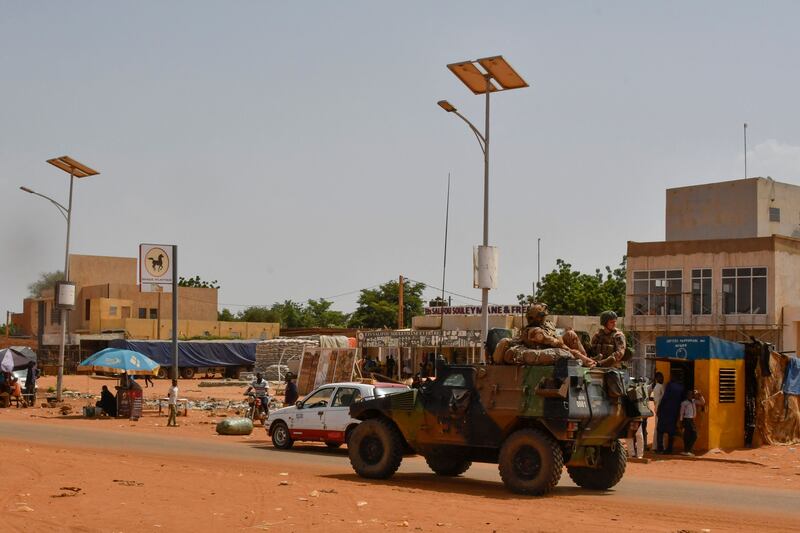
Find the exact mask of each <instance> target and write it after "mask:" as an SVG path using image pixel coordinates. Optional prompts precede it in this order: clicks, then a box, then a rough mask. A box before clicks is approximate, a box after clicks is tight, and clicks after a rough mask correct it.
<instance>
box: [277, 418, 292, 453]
mask: <svg viewBox="0 0 800 533" xmlns="http://www.w3.org/2000/svg"><path fill="white" fill-rule="evenodd" d="M293 444H294V440H293V439H292V436H291V435H290V434H289V427H288V426H287V425H286V423H285V422H281V421H278V422H275V425H274V426H273V428H272V445H273V446H275V447H276V448H279V449H281V450H288V449H289V448H291V447H292V445H293Z"/></svg>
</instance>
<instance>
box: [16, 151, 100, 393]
mask: <svg viewBox="0 0 800 533" xmlns="http://www.w3.org/2000/svg"><path fill="white" fill-rule="evenodd" d="M47 162H48V163H50V164H51V165H53V166H54V167H57V168H59V169H61V170H63V171H64V172H67V173H69V200H68V202H67V207H64V206H63V205H61V204H60V203H59V202H57V201H55V200H53V199H52V198H50V197H49V196H45V195H44V194H40V193H38V192H36V191H33V190H31V189H29V188H27V187H20V189H21V190H23V191H25V192H27V193H30V194H34V195H36V196H39V197H41V198H44V199H46V200H48V201H50V202H51V203H52V204H53V205H55V206H56V207H57V208H58V209H59V212H61V216H63V217H64V219H66V221H67V242H66V246H65V250H64V281H69V238H70V231H71V229H72V192H73V189H74V186H75V178H86V177H88V176H95V175H97V174H99V172H98V171H96V170H94V169H92V168H89V167H87V166H86V165H84V164H82V163H79V162H78V161H76V160H74V159H72V158H71V157H69V156H62V157H57V158H54V159H48V160H47ZM60 313H61V317H60V318H61V340H60V342H59V346H58V377H57V378H56V401H58V402H60V401H61V397H62V392H63V383H64V352H65V347H66V344H67V315H68V314H69V312H68V310H67V309H61V310H60Z"/></svg>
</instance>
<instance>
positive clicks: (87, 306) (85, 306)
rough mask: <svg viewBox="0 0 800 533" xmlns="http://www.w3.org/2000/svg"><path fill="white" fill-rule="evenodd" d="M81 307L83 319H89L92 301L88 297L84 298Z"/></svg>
mask: <svg viewBox="0 0 800 533" xmlns="http://www.w3.org/2000/svg"><path fill="white" fill-rule="evenodd" d="M83 309H84V311H83V319H84V320H91V319H92V301H91V300H89V299H86V301H85V302H84V304H83Z"/></svg>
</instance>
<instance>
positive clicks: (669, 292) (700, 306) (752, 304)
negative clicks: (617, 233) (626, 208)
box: [625, 178, 800, 373]
mask: <svg viewBox="0 0 800 533" xmlns="http://www.w3.org/2000/svg"><path fill="white" fill-rule="evenodd" d="M627 256H628V273H627V283H628V294H627V299H626V306H625V328H626V330H627V331H629V332H631V334H632V337H633V348H634V352H635V356H636V357H637V359H640V360H649V359H652V358H653V357H655V344H656V337H657V336H665V335H673V336H674V335H690V336H700V335H711V336H716V337H720V338H724V339H728V340H740V341H741V340H747V337H748V336H750V335H752V336H755V337H757V338H759V339H761V340H764V341H768V342H772V343H774V344H775V345H776V346H777V347H778V349H779V350H796V349H797V339H798V336H800V187H798V186H795V185H790V184H786V183H778V182H776V181H774V180H772V179H770V178H750V179H742V180H736V181H727V182H721V183H710V184H705V185H696V186H691V187H680V188H675V189H668V190H667V194H666V240H664V241H660V242H628V253H627ZM642 362H644V361H642ZM646 368H647V372H648V373H649V372H651V371H652V364H646ZM642 370H644V368H642Z"/></svg>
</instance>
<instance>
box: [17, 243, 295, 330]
mask: <svg viewBox="0 0 800 533" xmlns="http://www.w3.org/2000/svg"><path fill="white" fill-rule="evenodd" d="M69 260H70V281H73V282H75V284H76V308H75V310H73V311H70V312H69V316H68V319H67V323H68V332H69V333H70V342H69V343H70V344H77V343H78V341H77V336H80V337H84V338H86V337H91V336H96V335H101V334H104V333H108V332H115V333H118V334H119V335H120V336H126V337H129V338H135V339H169V338H171V336H172V293H154V292H140V291H139V285H137V269H138V261H137V259H136V258H133V257H104V256H92V255H70V258H69ZM178 318H179V320H178V330H179V331H178V334H179V336H180V337H181V338H191V337H199V336H214V337H235V338H242V339H259V338H262V339H268V338H272V337H275V336H277V335H278V330H279V327H278V324H272V323H258V324H256V323H248V322H219V321H218V320H217V289H206V288H196V287H179V289H178ZM14 319H15V320H14V321H15V324H18V326H19V327H20V329H21V330H22V333H24V334H27V335H31V336H34V337H37V338H39V339H40V344H43V345H55V344H58V343H59V338H60V334H61V325H60V320H61V319H60V314H59V311H58V310H57V309H55V306H54V301H53V290H52V289H50V290H47V291H45V292H44V293H43V294H42V297H41V298H26V299H25V300H24V301H23V312H22V313H21V314H17V315H15V317H14Z"/></svg>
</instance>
